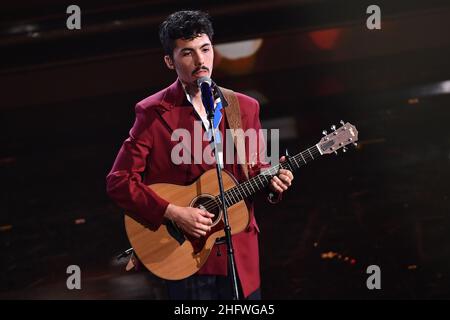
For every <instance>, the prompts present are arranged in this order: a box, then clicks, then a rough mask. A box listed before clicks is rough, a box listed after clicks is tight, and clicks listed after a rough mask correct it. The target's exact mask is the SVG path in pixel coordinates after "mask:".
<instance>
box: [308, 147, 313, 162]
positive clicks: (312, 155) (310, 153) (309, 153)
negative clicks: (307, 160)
mask: <svg viewBox="0 0 450 320" xmlns="http://www.w3.org/2000/svg"><path fill="white" fill-rule="evenodd" d="M308 152H309V154H310V155H311V158H313V160H314V157H313V155H312V153H311V151H310V150H309V149H308Z"/></svg>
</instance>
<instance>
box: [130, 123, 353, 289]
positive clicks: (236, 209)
mask: <svg viewBox="0 0 450 320" xmlns="http://www.w3.org/2000/svg"><path fill="white" fill-rule="evenodd" d="M341 124H342V126H341V127H340V128H338V129H336V128H335V127H334V126H333V127H332V129H333V131H332V132H331V133H330V134H327V132H325V131H324V132H323V133H324V137H323V138H322V139H321V140H320V141H319V142H318V143H317V144H316V145H314V146H312V147H310V148H308V149H306V150H304V151H302V152H300V153H298V154H296V155H294V156H290V157H288V160H287V161H284V162H282V163H280V164H278V165H276V166H273V167H271V168H270V169H267V170H264V171H263V172H261V173H260V174H258V175H256V176H254V177H252V178H251V179H249V180H247V181H245V182H243V183H240V184H239V183H237V181H236V179H235V178H234V177H233V176H232V175H231V174H230V173H228V172H227V171H225V170H223V171H222V180H223V185H224V190H225V205H226V206H227V212H228V216H229V223H230V227H231V232H232V234H236V233H239V232H241V231H243V230H244V229H245V228H246V227H247V226H248V224H249V222H250V215H249V211H248V209H247V206H246V204H245V202H244V199H245V198H247V197H250V196H252V195H253V194H255V193H256V192H258V191H260V190H262V189H264V188H266V187H267V186H268V185H269V182H270V180H271V179H272V177H273V176H274V175H277V173H278V171H279V169H281V168H283V169H289V170H291V171H292V172H294V171H295V170H296V169H298V168H300V167H301V166H303V165H305V164H307V163H308V162H310V161H312V160H315V159H317V158H319V157H320V156H322V155H324V154H331V153H334V152H336V151H337V150H339V149H343V151H344V152H345V151H346V146H347V145H349V144H355V145H356V141H357V140H358V131H357V130H356V128H355V127H354V126H353V125H351V124H350V123H344V122H343V121H341ZM148 187H149V188H150V189H151V190H153V191H154V192H155V193H156V194H158V196H160V197H161V198H163V199H165V200H167V201H168V202H169V203H172V204H174V205H177V206H182V207H188V206H190V207H197V208H202V209H206V210H207V211H208V212H210V213H212V214H214V218H213V219H212V220H213V224H212V226H211V231H210V232H208V233H207V234H206V235H205V236H202V237H200V238H195V237H192V236H190V235H188V234H184V233H183V232H182V230H181V229H180V228H178V227H177V226H176V225H175V224H174V223H173V222H172V221H170V220H167V219H166V221H165V222H164V223H163V224H162V225H161V226H160V227H159V228H158V230H156V231H152V230H150V229H149V228H148V227H147V226H146V225H145V223H143V222H142V221H140V220H139V219H138V218H136V217H133V216H132V215H130V214H125V228H126V232H127V235H128V239H129V241H130V243H131V246H132V247H133V249H134V252H135V254H136V255H137V257H138V258H139V260H140V261H141V262H142V264H144V266H145V267H146V268H147V269H148V270H149V271H151V272H152V273H153V274H155V275H157V276H158V277H160V278H163V279H167V280H180V279H184V278H187V277H189V276H191V275H192V274H194V273H195V272H197V271H198V270H199V269H200V268H201V267H202V265H203V264H204V263H205V262H206V260H207V259H208V256H209V254H210V253H211V250H212V247H213V246H214V243H215V241H216V239H218V238H222V237H224V235H225V232H224V230H223V228H224V222H223V214H222V210H221V202H220V195H219V186H218V183H217V173H216V170H215V169H211V170H208V171H206V172H205V173H203V174H202V176H200V177H199V178H198V180H197V181H195V182H194V183H192V184H191V185H188V186H181V185H174V184H170V183H156V184H152V185H149V186H148Z"/></svg>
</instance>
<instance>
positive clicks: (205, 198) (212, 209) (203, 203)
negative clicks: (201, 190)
mask: <svg viewBox="0 0 450 320" xmlns="http://www.w3.org/2000/svg"><path fill="white" fill-rule="evenodd" d="M191 207H194V208H199V209H203V210H206V211H208V212H209V213H212V214H213V215H214V218H213V219H212V221H213V226H214V225H215V224H216V223H217V222H219V221H220V218H221V213H222V210H220V207H219V203H218V202H217V201H216V200H215V199H214V197H213V196H211V195H208V194H202V195H200V196H198V197H197V198H195V199H194V200H193V202H192V204H191Z"/></svg>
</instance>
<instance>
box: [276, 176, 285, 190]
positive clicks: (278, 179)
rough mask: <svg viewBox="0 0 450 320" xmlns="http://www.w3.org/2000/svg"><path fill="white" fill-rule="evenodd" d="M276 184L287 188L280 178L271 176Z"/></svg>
mask: <svg viewBox="0 0 450 320" xmlns="http://www.w3.org/2000/svg"><path fill="white" fill-rule="evenodd" d="M273 178H274V180H275V182H276V183H277V185H278V186H279V187H280V188H282V189H283V190H287V186H285V185H284V183H283V182H282V181H281V180H280V178H278V177H273Z"/></svg>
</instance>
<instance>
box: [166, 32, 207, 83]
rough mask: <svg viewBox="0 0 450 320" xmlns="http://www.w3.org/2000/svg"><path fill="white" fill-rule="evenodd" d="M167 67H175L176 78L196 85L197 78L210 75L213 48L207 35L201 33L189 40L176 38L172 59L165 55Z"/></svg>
mask: <svg viewBox="0 0 450 320" xmlns="http://www.w3.org/2000/svg"><path fill="white" fill-rule="evenodd" d="M164 60H165V62H166V64H167V67H169V68H170V69H175V71H176V72H177V74H178V78H180V80H181V81H182V82H183V83H185V84H187V85H193V86H194V87H196V86H197V79H198V78H201V77H211V74H212V69H213V60H214V50H213V47H212V44H211V40H210V39H209V37H208V35H206V34H204V33H202V34H200V35H199V36H198V37H196V38H194V39H190V40H184V39H177V40H176V41H175V49H174V50H173V59H171V58H170V57H169V56H165V57H164Z"/></svg>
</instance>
